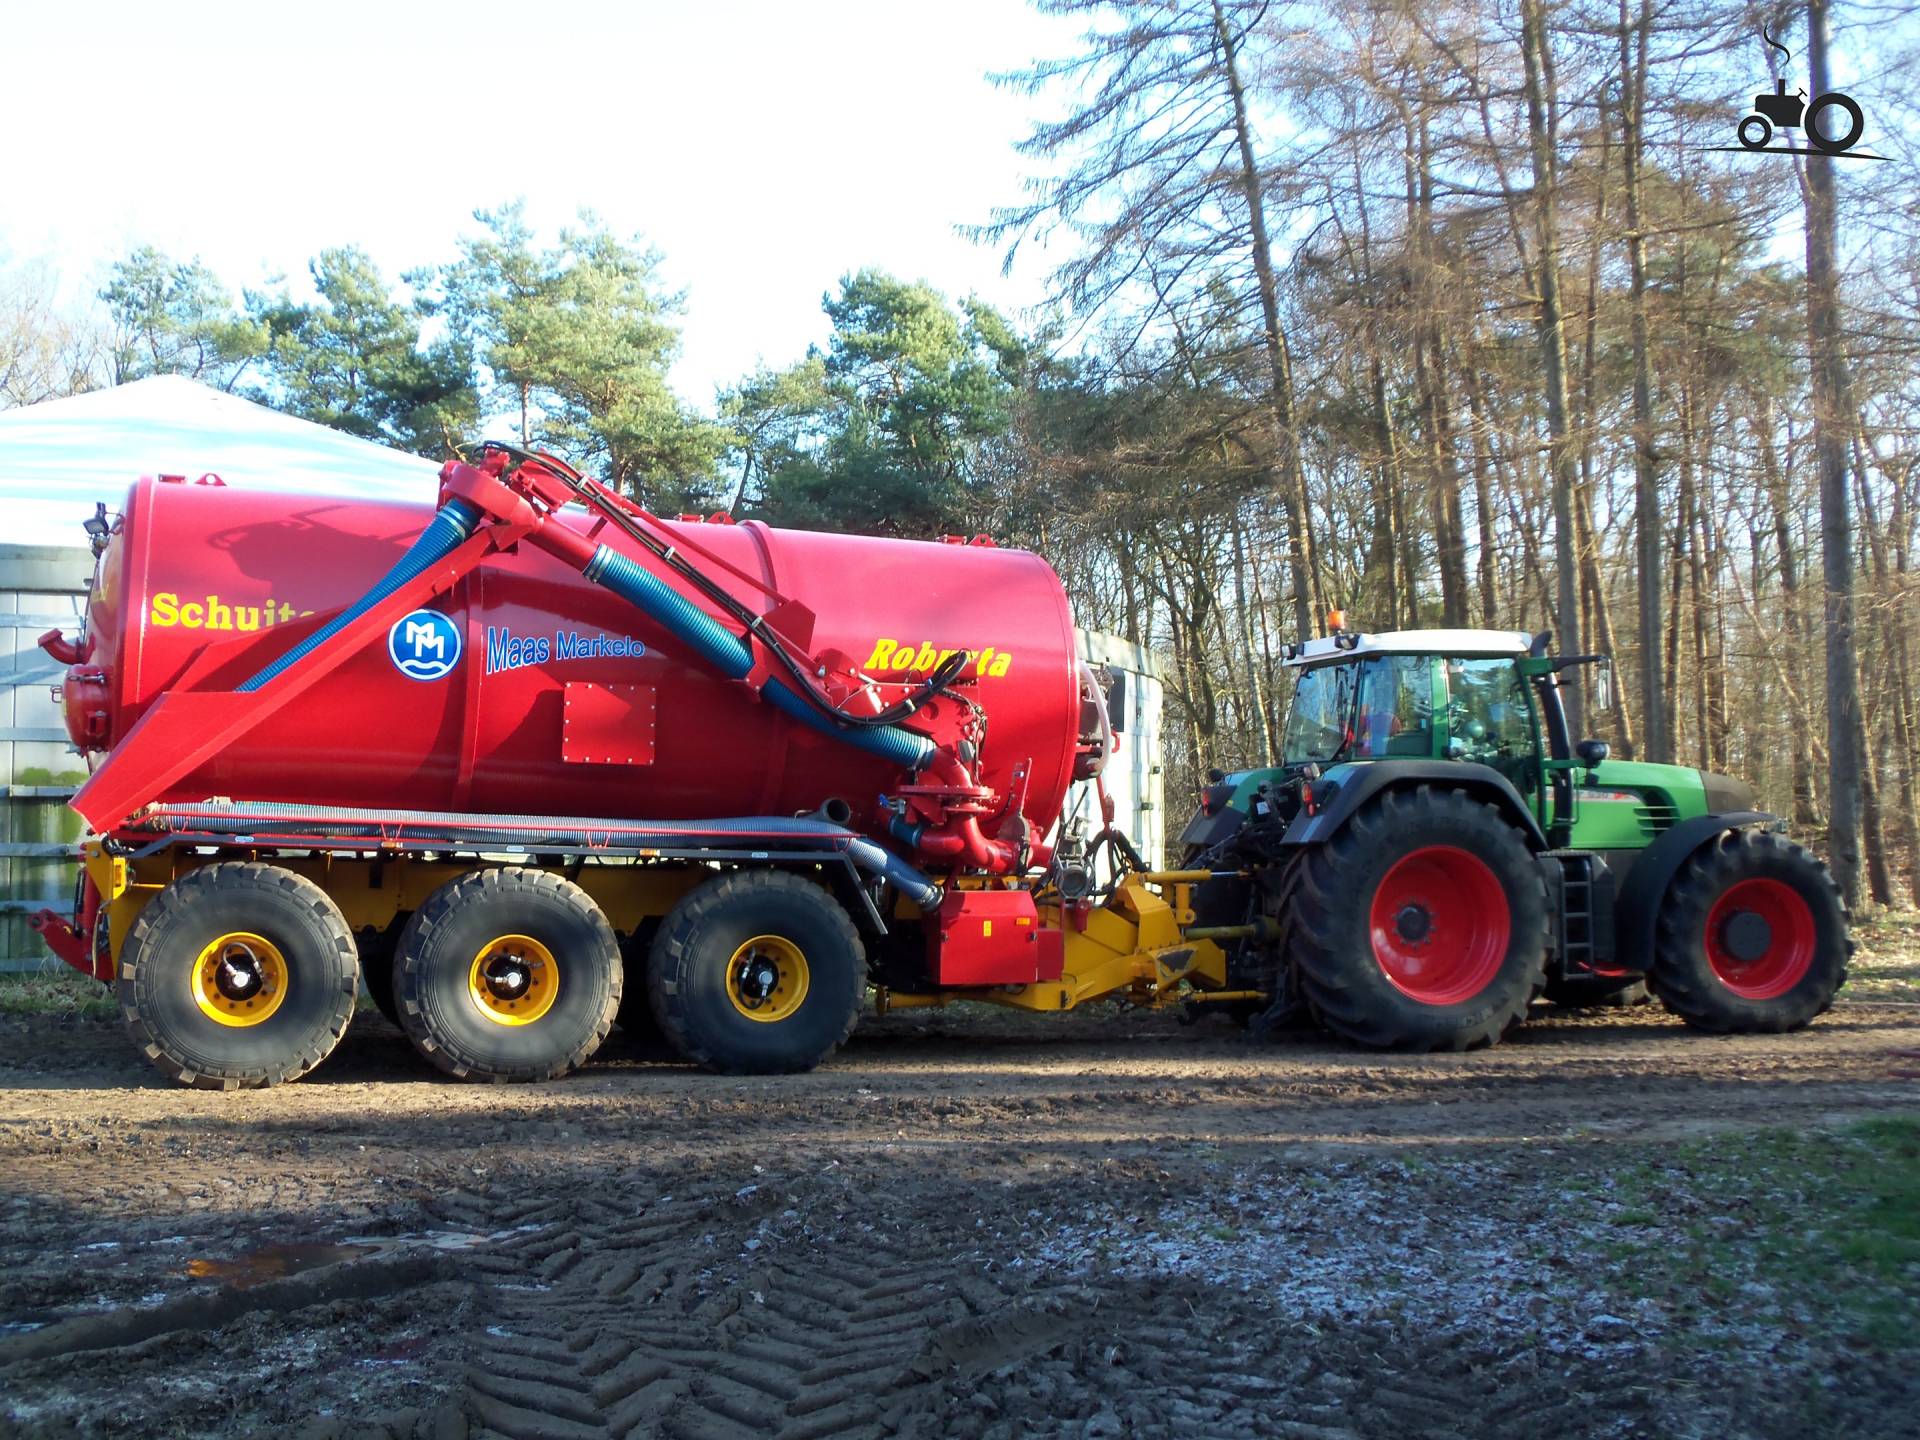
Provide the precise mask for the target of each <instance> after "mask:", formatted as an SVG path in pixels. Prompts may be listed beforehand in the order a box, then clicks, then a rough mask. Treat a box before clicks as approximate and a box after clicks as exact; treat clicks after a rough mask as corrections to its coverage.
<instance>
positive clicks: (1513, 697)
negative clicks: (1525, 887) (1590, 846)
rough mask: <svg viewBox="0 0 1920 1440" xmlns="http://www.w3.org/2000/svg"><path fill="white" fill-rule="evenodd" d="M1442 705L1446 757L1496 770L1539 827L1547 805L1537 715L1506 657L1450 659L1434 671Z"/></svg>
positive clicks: (1530, 694) (1524, 685) (1530, 695)
mask: <svg viewBox="0 0 1920 1440" xmlns="http://www.w3.org/2000/svg"><path fill="white" fill-rule="evenodd" d="M1438 669H1439V671H1440V673H1439V674H1438V675H1437V676H1436V677H1435V683H1436V685H1437V686H1441V685H1443V686H1444V687H1445V699H1444V702H1443V713H1444V715H1445V723H1444V731H1445V734H1444V743H1445V746H1446V752H1445V753H1446V755H1447V757H1448V758H1449V759H1453V760H1466V761H1471V762H1473V763H1476V764H1480V765H1487V766H1490V767H1492V768H1493V769H1495V770H1497V771H1499V772H1500V773H1501V774H1502V775H1504V776H1505V777H1506V778H1507V779H1508V780H1509V781H1510V782H1512V785H1513V788H1514V789H1515V790H1517V791H1518V792H1519V793H1520V798H1521V799H1522V800H1524V801H1525V802H1526V804H1527V806H1528V808H1529V809H1531V810H1532V811H1533V814H1534V818H1535V819H1537V820H1538V821H1539V822H1540V825H1541V828H1542V829H1545V828H1546V827H1547V824H1548V821H1549V819H1550V818H1551V817H1550V814H1549V812H1550V809H1551V804H1550V801H1549V799H1548V790H1547V783H1546V757H1545V756H1543V755H1542V754H1541V753H1540V724H1539V716H1538V715H1537V714H1536V713H1535V710H1534V698H1533V690H1532V687H1531V686H1530V685H1528V684H1527V683H1526V681H1525V679H1523V678H1522V676H1521V674H1520V669H1519V667H1518V666H1517V665H1515V664H1514V663H1513V659H1512V657H1510V656H1502V657H1497V658H1495V657H1484V658H1474V657H1470V656H1460V657H1449V658H1448V659H1447V660H1446V661H1445V663H1444V664H1442V665H1441V666H1439V667H1438Z"/></svg>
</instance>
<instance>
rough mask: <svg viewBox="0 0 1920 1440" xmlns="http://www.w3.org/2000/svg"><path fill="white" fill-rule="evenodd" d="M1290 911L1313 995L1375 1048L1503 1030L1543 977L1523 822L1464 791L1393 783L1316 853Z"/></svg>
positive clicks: (1458, 1042)
mask: <svg viewBox="0 0 1920 1440" xmlns="http://www.w3.org/2000/svg"><path fill="white" fill-rule="evenodd" d="M1290 908H1291V913H1290V914H1289V916H1288V917H1287V919H1286V922H1285V924H1286V931H1287V940H1288V945H1287V949H1288V957H1289V959H1290V960H1291V962H1292V964H1293V966H1294V968H1295V972H1296V974H1297V975H1298V976H1299V979H1300V984H1301V988H1302V990H1303V992H1304V994H1305V997H1306V999H1307V1001H1308V1003H1309V1004H1310V1005H1311V1006H1312V1007H1313V1010H1314V1012H1315V1013H1316V1014H1317V1015H1318V1016H1319V1018H1320V1020H1321V1022H1322V1023H1323V1024H1324V1025H1325V1026H1326V1027H1327V1028H1328V1029H1329V1030H1331V1031H1333V1032H1334V1033H1335V1034H1337V1035H1341V1036H1344V1037H1345V1038H1347V1039H1349V1040H1353V1041H1357V1042H1358V1043H1360V1044H1362V1045H1369V1046H1373V1047H1375V1048H1378V1049H1395V1050H1466V1049H1469V1048H1471V1047H1473V1046H1476V1045H1486V1044H1490V1043H1491V1042H1493V1041H1495V1040H1498V1039H1499V1038H1500V1036H1501V1035H1502V1034H1504V1033H1505V1032H1506V1030H1507V1029H1508V1028H1509V1027H1510V1026H1512V1025H1514V1024H1516V1023H1517V1022H1518V1021H1519V1020H1521V1019H1522V1018H1523V1017H1524V1016H1525V1015H1526V1013H1527V1006H1528V1005H1529V1004H1530V1003H1531V1002H1532V1000H1533V998H1534V996H1535V995H1537V994H1539V992H1540V988H1541V986H1542V984H1543V983H1544V982H1545V979H1546V974H1545V956H1546V936H1547V909H1546V892H1545V887H1544V886H1543V884H1542V883H1541V878H1540V871H1539V868H1538V866H1537V865H1536V864H1535V862H1534V859H1533V856H1532V854H1531V853H1530V852H1529V851H1528V849H1527V846H1526V842H1525V841H1524V840H1523V839H1522V837H1521V835H1520V832H1519V831H1517V830H1515V829H1514V828H1513V826H1511V825H1509V824H1508V823H1507V821H1506V820H1505V819H1504V818H1503V817H1502V816H1501V815H1500V813H1499V811H1497V810H1496V809H1495V808H1494V807H1493V806H1491V805H1487V804H1483V803H1482V802H1480V801H1478V800H1474V799H1472V798H1470V797H1469V796H1467V795H1465V794H1463V793H1462V792H1460V791H1456V790H1435V789H1433V788H1432V787H1430V786H1424V785H1423V786H1419V787H1417V788H1414V789H1410V790H1391V791H1388V792H1387V793H1386V794H1384V795H1382V796H1381V797H1380V798H1379V799H1378V800H1375V801H1373V802H1371V803H1370V804H1368V805H1366V806H1365V807H1364V808H1362V809H1361V810H1360V811H1359V813H1357V814H1356V815H1355V816H1354V817H1353V818H1352V820H1350V821H1349V822H1348V823H1347V825H1346V828H1345V829H1343V830H1342V831H1341V832H1340V833H1339V834H1338V835H1336V836H1335V837H1334V838H1333V839H1332V840H1330V841H1328V842H1327V843H1326V844H1325V845H1322V846H1319V847H1317V848H1316V849H1314V850H1311V851H1308V852H1306V854H1305V855H1304V857H1303V858H1302V861H1301V870H1300V874H1299V876H1298V882H1297V885H1296V888H1295V889H1294V892H1293V896H1292V900H1291V907H1290Z"/></svg>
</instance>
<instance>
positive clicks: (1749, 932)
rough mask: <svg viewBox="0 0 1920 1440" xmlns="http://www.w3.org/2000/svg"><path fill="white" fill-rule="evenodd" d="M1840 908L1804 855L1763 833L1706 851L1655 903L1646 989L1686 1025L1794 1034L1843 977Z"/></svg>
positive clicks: (1829, 999) (1835, 893)
mask: <svg viewBox="0 0 1920 1440" xmlns="http://www.w3.org/2000/svg"><path fill="white" fill-rule="evenodd" d="M1852 948H1853V947H1852V942H1851V941H1850V940H1848V938H1847V914H1846V907H1845V905H1844V904H1843V903H1842V902H1841V898H1840V890H1839V887H1838V886H1837V885H1835V884H1834V883H1833V876H1832V875H1830V874H1829V873H1828V872H1827V867H1826V866H1824V865H1822V864H1821V863H1820V862H1819V861H1818V860H1816V859H1815V858H1814V857H1813V856H1812V855H1811V854H1809V853H1808V852H1807V851H1806V850H1804V849H1802V848H1801V847H1800V846H1798V845H1795V844H1793V843H1792V842H1791V841H1789V840H1784V839H1782V838H1781V837H1780V836H1778V835H1773V834H1769V833H1767V832H1765V831H1754V830H1737V831H1729V832H1727V833H1725V834H1723V835H1721V836H1720V837H1719V838H1718V839H1716V840H1714V841H1713V842H1712V843H1710V844H1707V845H1704V846H1702V847H1701V848H1700V849H1699V850H1696V851H1695V852H1694V853H1693V856H1692V857H1691V858H1690V859H1689V860H1688V861H1687V862H1686V864H1684V865H1682V866H1681V867H1680V873H1679V874H1677V875H1675V876H1674V878H1673V881H1672V883H1671V884H1670V885H1668V887H1667V893H1666V897H1665V899H1663V900H1662V901H1661V902H1660V914H1659V920H1658V924H1657V929H1656V931H1655V936H1654V952H1653V971H1652V974H1651V975H1650V976H1649V983H1650V984H1651V985H1652V987H1653V991H1654V993H1655V994H1656V995H1658V996H1659V997H1660V999H1661V1001H1662V1002H1663V1003H1664V1004H1665V1005H1666V1007H1667V1008H1668V1009H1669V1010H1671V1011H1673V1012H1674V1014H1676V1015H1678V1016H1680V1018H1681V1019H1683V1020H1685V1021H1686V1022H1687V1023H1688V1024H1689V1025H1692V1026H1694V1027H1696V1028H1697V1029H1701V1030H1712V1031H1716V1032H1718V1033H1721V1034H1730V1033H1751V1032H1766V1033H1778V1032H1779V1031H1782V1030H1797V1029H1799V1028H1800V1027H1801V1026H1802V1025H1805V1024H1806V1023H1807V1022H1808V1021H1810V1020H1812V1019H1813V1018H1814V1017H1815V1016H1816V1015H1820V1014H1822V1013H1824V1012H1825V1011H1826V1010H1827V1009H1828V1007H1830V1006H1831V1005H1832V1004H1833V996H1834V992H1835V991H1837V990H1838V989H1839V988H1840V986H1841V984H1842V983H1843V982H1844V981H1845V980H1846V978H1847V957H1848V955H1849V954H1850V953H1851V951H1852Z"/></svg>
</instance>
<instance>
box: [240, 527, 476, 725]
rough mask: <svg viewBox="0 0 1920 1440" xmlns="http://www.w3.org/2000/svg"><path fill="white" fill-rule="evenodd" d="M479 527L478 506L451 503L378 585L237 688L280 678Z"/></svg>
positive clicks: (248, 688)
mask: <svg viewBox="0 0 1920 1440" xmlns="http://www.w3.org/2000/svg"><path fill="white" fill-rule="evenodd" d="M479 523H480V511H479V508H478V507H477V506H475V505H473V504H471V503H469V502H468V501H465V500H460V499H453V500H449V501H447V503H446V504H444V505H442V506H441V507H440V509H439V511H438V513H436V514H435V515H434V517H433V521H432V523H431V524H429V525H428V526H427V528H426V529H425V530H423V531H421V532H420V538H419V539H418V540H416V541H414V542H413V545H412V547H411V548H410V549H408V551H407V553H406V554H404V555H402V556H401V557H400V562H399V563H398V564H397V565H395V566H394V567H393V569H391V570H389V571H388V572H387V573H386V576H385V577H384V578H383V579H381V580H380V582H379V583H378V584H376V585H375V586H374V587H373V588H372V589H371V590H369V591H367V593H366V594H365V595H362V596H361V597H360V598H359V599H358V600H356V601H354V602H353V604H351V605H349V606H348V607H347V608H346V609H344V610H342V611H341V612H340V613H339V614H338V615H336V616H334V617H333V619H331V620H329V621H328V622H327V623H326V624H324V625H322V626H321V627H320V628H319V629H318V630H316V631H314V632H313V633H312V634H311V635H309V636H307V638H306V639H304V640H302V641H301V642H300V643H299V644H298V645H296V646H294V647H293V648H292V649H291V650H289V651H287V653H286V654H284V655H282V656H281V657H280V658H279V659H278V660H275V661H274V662H273V663H272V664H271V665H269V666H267V667H266V669H264V670H262V671H261V672H260V673H259V674H257V675H255V676H254V677H253V678H252V679H250V680H247V681H246V682H244V683H243V684H240V685H237V686H235V687H234V688H235V689H236V690H239V691H241V692H242V693H246V692H249V691H253V690H258V689H260V688H261V687H262V686H263V685H265V684H267V683H268V682H269V681H272V680H275V679H277V678H279V677H280V676H281V675H282V674H284V673H285V672H286V671H287V670H289V669H291V668H292V667H293V666H294V665H296V664H298V663H299V662H300V661H301V660H304V659H305V658H306V657H307V656H309V655H311V654H312V653H313V652H314V651H316V650H318V649H319V648H320V647H321V646H322V645H324V644H326V643H327V641H329V640H331V639H332V638H333V637H334V636H336V635H338V634H339V633H340V632H341V631H342V630H344V629H346V628H347V626H349V625H351V624H352V623H353V622H354V621H356V620H358V619H359V618H360V617H361V616H362V615H364V614H366V613H367V611H369V610H371V609H372V608H373V607H374V606H376V605H378V604H379V603H380V602H381V601H382V600H384V599H386V598H387V597H388V596H389V595H391V594H393V592H394V591H396V590H398V589H399V588H400V587H401V586H402V585H405V584H406V583H407V582H408V581H409V580H417V579H418V578H419V577H420V576H421V575H422V574H424V573H425V572H426V571H427V570H428V569H430V568H431V567H432V566H435V565H438V564H439V563H440V562H441V561H442V560H444V559H446V558H447V556H449V555H451V554H452V553H453V552H454V551H455V550H458V549H459V548H460V546H461V544H462V543H463V542H464V541H465V540H466V539H467V537H468V536H470V535H472V534H473V531H474V527H475V526H477V525H478V524H479Z"/></svg>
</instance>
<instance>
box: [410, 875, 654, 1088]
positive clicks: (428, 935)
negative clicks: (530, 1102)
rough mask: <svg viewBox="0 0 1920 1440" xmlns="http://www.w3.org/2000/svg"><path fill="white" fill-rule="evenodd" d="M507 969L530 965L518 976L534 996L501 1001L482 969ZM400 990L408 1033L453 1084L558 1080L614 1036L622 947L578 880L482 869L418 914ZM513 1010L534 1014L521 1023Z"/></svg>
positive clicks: (449, 886)
mask: <svg viewBox="0 0 1920 1440" xmlns="http://www.w3.org/2000/svg"><path fill="white" fill-rule="evenodd" d="M527 941H532V942H533V944H532V945H531V946H529V945H528V944H527V943H526V942H527ZM496 945H498V946H499V947H500V948H499V949H497V950H496V949H494V948H493V947H495V946H496ZM536 947H537V948H536ZM540 949H544V950H545V952H546V955H545V956H541V955H540V954H539V953H538V951H539V950H540ZM490 957H491V958H490ZM509 961H510V962H516V963H518V964H523V965H524V966H525V969H524V970H523V971H519V972H517V974H516V975H515V979H516V980H518V981H524V988H523V989H522V991H521V993H520V994H518V995H513V994H512V993H511V989H512V987H511V986H508V987H507V988H506V989H505V990H503V992H502V993H501V994H499V995H497V996H496V995H495V994H494V993H493V992H492V991H491V989H490V988H489V986H488V982H487V981H486V979H485V978H484V977H483V976H482V974H481V967H482V965H483V963H486V964H493V963H496V962H509ZM549 963H551V967H552V968H551V971H549V970H548V968H547V967H548V965H549ZM509 969H510V970H511V969H512V965H511V964H509ZM393 983H394V995H395V998H396V999H397V1000H398V1002H399V1006H400V1028H401V1029H403V1030H405V1031H406V1032H407V1038H408V1039H409V1040H411V1041H412V1042H413V1045H414V1048H415V1049H416V1050H418V1051H419V1052H420V1053H421V1054H422V1055H424V1056H426V1057H427V1059H428V1060H430V1061H432V1062H433V1064H435V1065H437V1066H438V1067H439V1068H440V1069H442V1070H444V1071H446V1072H447V1073H448V1074H449V1075H452V1076H455V1077H457V1078H459V1079H463V1080H486V1081H494V1082H506V1081H518V1080H551V1079H554V1078H556V1077H558V1076H561V1075H564V1074H566V1073H567V1072H568V1071H569V1070H573V1069H577V1068H578V1067H579V1066H581V1065H584V1064H585V1063H586V1062H587V1060H588V1059H589V1058H591V1057H592V1055H593V1052H594V1051H596V1050H598V1049H599V1048H600V1043H601V1041H603V1040H605V1039H606V1038H607V1032H608V1031H609V1030H611V1029H612V1028H613V1017H614V1014H615V1013H616V1012H617V1011H618V1010H619V1008H620V990H621V969H620V947H619V944H618V942H617V941H616V940H615V939H614V934H613V927H612V926H610V925H609V924H608V923H607V917H606V916H605V915H604V914H602V913H601V910H600V907H599V906H598V905H596V904H594V902H593V898H592V897H591V896H589V895H588V894H587V892H586V891H584V890H582V889H581V888H580V887H579V886H578V885H575V884H574V883H573V882H572V881H571V880H567V879H565V878H563V877H561V876H559V875H553V874H550V873H548V872H547V871H545V870H536V869H532V868H529V867H510V868H506V869H499V870H475V871H471V872H469V873H468V874H465V875H461V876H458V877H457V878H455V879H452V880H449V881H448V882H447V883H446V884H444V885H442V886H441V887H440V888H439V889H438V890H436V891H434V893H433V894H432V895H431V896H429V897H428V899H427V902H426V904H424V905H422V906H421V907H420V908H419V909H418V910H416V911H414V912H413V918H412V919H410V920H408V921H407V926H406V929H405V930H404V931H402V932H401V936H400V944H399V947H398V950H397V952H396V955H395V959H394V977H393ZM514 1005H524V1006H525V1007H526V1008H525V1009H524V1010H523V1011H522V1012H521V1013H520V1014H513V1013H510V1009H509V1007H511V1006H514Z"/></svg>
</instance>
